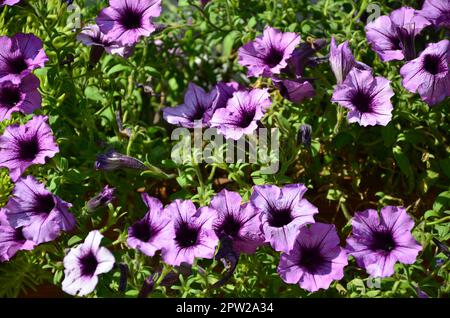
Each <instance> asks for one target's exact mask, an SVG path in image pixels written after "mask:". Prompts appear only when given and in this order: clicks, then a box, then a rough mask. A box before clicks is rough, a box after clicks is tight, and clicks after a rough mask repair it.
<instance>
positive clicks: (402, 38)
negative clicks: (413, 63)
mask: <svg viewBox="0 0 450 318" xmlns="http://www.w3.org/2000/svg"><path fill="white" fill-rule="evenodd" d="M430 24H431V23H430V21H428V20H427V19H425V18H424V17H422V16H421V15H419V12H418V11H416V10H414V9H412V8H409V7H401V8H400V9H397V10H395V11H392V12H391V14H390V15H389V16H386V15H383V16H381V17H379V18H377V19H376V20H375V21H373V22H371V23H369V24H367V25H366V28H365V29H366V36H367V41H368V42H369V43H370V45H371V47H372V50H374V51H375V52H376V53H377V54H378V55H379V56H380V58H381V60H382V61H384V62H386V61H392V60H403V59H406V60H411V59H413V58H415V55H416V53H415V48H414V38H415V37H416V36H417V35H418V34H419V33H420V32H421V31H422V30H423V29H424V28H425V27H427V26H428V25H430Z"/></svg>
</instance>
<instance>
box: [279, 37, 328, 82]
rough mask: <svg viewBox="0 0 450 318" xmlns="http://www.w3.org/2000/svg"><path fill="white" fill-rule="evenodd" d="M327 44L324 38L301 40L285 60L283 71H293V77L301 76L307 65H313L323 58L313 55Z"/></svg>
mask: <svg viewBox="0 0 450 318" xmlns="http://www.w3.org/2000/svg"><path fill="white" fill-rule="evenodd" d="M326 44H327V40H325V39H316V40H314V41H313V42H312V43H311V42H303V43H300V45H299V46H298V47H297V48H296V49H295V50H294V52H293V53H292V56H291V58H290V59H289V60H288V61H287V63H288V66H287V68H285V69H283V70H282V72H283V73H289V71H290V72H291V73H293V75H294V77H296V78H298V77H302V76H303V75H304V71H305V68H306V67H307V66H315V65H317V64H318V63H319V62H320V61H322V60H323V58H317V57H315V56H314V55H315V54H316V53H317V52H318V51H320V50H321V49H322V48H324V47H325V46H326Z"/></svg>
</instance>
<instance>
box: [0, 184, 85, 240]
mask: <svg viewBox="0 0 450 318" xmlns="http://www.w3.org/2000/svg"><path fill="white" fill-rule="evenodd" d="M71 206H72V205H71V204H70V203H67V202H65V201H63V200H61V199H60V198H59V197H57V196H56V195H54V194H52V193H51V192H50V191H48V190H47V189H46V188H45V186H44V185H43V184H42V183H39V182H37V181H36V179H35V178H34V177H33V176H27V177H26V178H22V179H20V180H18V181H17V182H16V184H15V186H14V189H13V191H12V197H11V198H10V199H9V201H8V203H7V204H6V206H5V213H6V216H7V218H8V222H9V223H10V224H11V226H12V227H14V228H23V230H22V232H23V235H24V237H25V238H27V239H28V240H31V241H34V242H36V243H37V244H40V243H44V242H49V241H53V240H54V239H56V238H57V237H58V236H59V235H60V234H61V232H62V231H71V230H72V229H73V228H74V227H75V224H76V220H75V217H74V216H73V215H72V214H71V213H70V212H69V208H70V207H71Z"/></svg>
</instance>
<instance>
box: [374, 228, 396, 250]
mask: <svg viewBox="0 0 450 318" xmlns="http://www.w3.org/2000/svg"><path fill="white" fill-rule="evenodd" d="M396 245H397V244H396V243H395V240H394V238H393V237H392V233H390V232H388V231H379V232H374V233H373V241H372V244H371V246H370V248H371V249H372V250H373V251H380V250H381V251H385V252H390V251H392V250H393V249H395V247H396Z"/></svg>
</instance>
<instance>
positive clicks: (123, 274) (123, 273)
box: [119, 263, 129, 293]
mask: <svg viewBox="0 0 450 318" xmlns="http://www.w3.org/2000/svg"><path fill="white" fill-rule="evenodd" d="M119 270H120V280H119V291H120V292H122V293H123V292H124V291H125V290H126V289H127V280H128V271H129V270H128V265H127V264H125V263H120V264H119Z"/></svg>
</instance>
